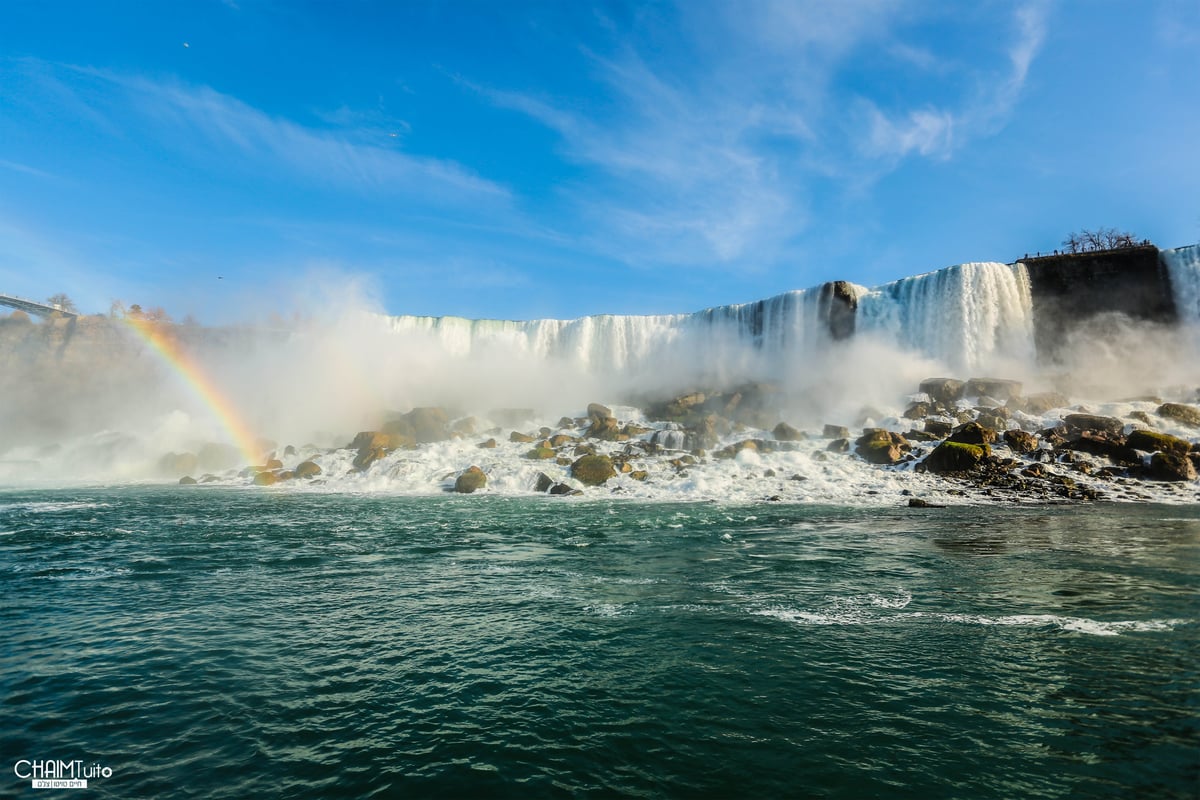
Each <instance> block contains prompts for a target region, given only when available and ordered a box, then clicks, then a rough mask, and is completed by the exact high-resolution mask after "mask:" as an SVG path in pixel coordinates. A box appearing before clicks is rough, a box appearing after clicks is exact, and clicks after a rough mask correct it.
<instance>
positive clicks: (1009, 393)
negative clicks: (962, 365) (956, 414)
mask: <svg viewBox="0 0 1200 800" xmlns="http://www.w3.org/2000/svg"><path fill="white" fill-rule="evenodd" d="M1021 388H1022V386H1021V382H1020V381H1010V380H1005V379H1004V378H971V379H970V380H968V381H967V385H966V387H965V388H964V389H963V395H965V396H967V397H978V396H986V397H991V398H994V399H995V400H997V401H998V402H1001V403H1002V402H1005V401H1007V400H1010V399H1012V398H1015V397H1020V396H1021Z"/></svg>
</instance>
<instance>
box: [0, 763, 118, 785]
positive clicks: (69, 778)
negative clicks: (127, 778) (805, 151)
mask: <svg viewBox="0 0 1200 800" xmlns="http://www.w3.org/2000/svg"><path fill="white" fill-rule="evenodd" d="M13 774H15V775H16V776H17V777H18V778H20V779H21V780H23V781H30V782H31V785H32V786H33V788H34V789H86V788H87V786H88V781H89V780H95V779H96V778H111V777H112V767H103V766H101V765H100V763H99V762H92V763H91V764H84V763H83V761H82V760H80V759H75V760H74V761H61V760H59V759H57V758H45V759H29V758H23V759H21V760H20V761H18V762H17V763H16V764H13Z"/></svg>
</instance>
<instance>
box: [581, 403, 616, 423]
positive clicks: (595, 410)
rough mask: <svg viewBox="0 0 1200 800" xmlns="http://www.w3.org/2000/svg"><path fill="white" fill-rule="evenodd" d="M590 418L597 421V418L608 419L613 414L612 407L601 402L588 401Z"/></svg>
mask: <svg viewBox="0 0 1200 800" xmlns="http://www.w3.org/2000/svg"><path fill="white" fill-rule="evenodd" d="M587 415H588V419H590V420H592V422H593V423H595V422H596V421H597V420H603V419H608V418H610V417H611V416H612V415H613V412H612V409H611V408H609V407H608V406H604V405H600V404H599V403H588V407H587Z"/></svg>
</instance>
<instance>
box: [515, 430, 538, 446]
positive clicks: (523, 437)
mask: <svg viewBox="0 0 1200 800" xmlns="http://www.w3.org/2000/svg"><path fill="white" fill-rule="evenodd" d="M508 440H509V441H510V442H519V443H521V444H528V443H530V442H536V441H537V437H536V436H530V435H529V434H528V433H521V432H520V431H513V432H512V433H510V434H509V435H508Z"/></svg>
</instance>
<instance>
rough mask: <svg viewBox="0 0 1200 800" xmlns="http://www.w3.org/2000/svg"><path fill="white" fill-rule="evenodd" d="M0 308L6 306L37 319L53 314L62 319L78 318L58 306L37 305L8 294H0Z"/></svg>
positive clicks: (71, 312) (76, 315) (32, 301)
mask: <svg viewBox="0 0 1200 800" xmlns="http://www.w3.org/2000/svg"><path fill="white" fill-rule="evenodd" d="M0 306H8V307H9V308H15V309H17V310H18V311H24V312H26V313H28V314H36V315H37V316H39V317H49V316H53V315H54V314H61V315H62V316H64V317H78V316H79V315H78V314H77V313H75V312H74V311H67V310H66V309H65V308H63V307H62V306H60V305H47V304H46V303H38V302H36V301H34V300H26V299H25V298H23V297H13V296H12V295H8V294H0Z"/></svg>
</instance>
